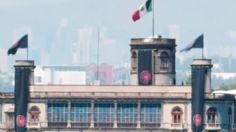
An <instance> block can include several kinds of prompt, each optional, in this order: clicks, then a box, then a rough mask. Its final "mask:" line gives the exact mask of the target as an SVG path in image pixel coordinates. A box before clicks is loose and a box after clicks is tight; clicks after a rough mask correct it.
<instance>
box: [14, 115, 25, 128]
mask: <svg viewBox="0 0 236 132" xmlns="http://www.w3.org/2000/svg"><path fill="white" fill-rule="evenodd" d="M25 124H26V118H25V116H23V115H18V116H17V117H16V125H17V126H18V127H24V126H25Z"/></svg>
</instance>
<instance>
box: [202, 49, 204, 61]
mask: <svg viewBox="0 0 236 132" xmlns="http://www.w3.org/2000/svg"><path fill="white" fill-rule="evenodd" d="M203 49H204V48H202V60H203V59H204V50H203Z"/></svg>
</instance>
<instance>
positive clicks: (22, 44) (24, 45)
mask: <svg viewBox="0 0 236 132" xmlns="http://www.w3.org/2000/svg"><path fill="white" fill-rule="evenodd" d="M18 48H28V34H26V35H24V36H23V37H22V38H21V39H20V40H18V41H17V42H16V43H15V44H14V45H13V46H12V47H11V48H10V49H8V52H7V54H8V55H10V54H12V55H14V54H16V52H17V49H18Z"/></svg>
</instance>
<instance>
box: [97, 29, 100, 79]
mask: <svg viewBox="0 0 236 132" xmlns="http://www.w3.org/2000/svg"><path fill="white" fill-rule="evenodd" d="M97 41H98V42H97V43H98V46H97V80H99V42H100V32H99V28H98V40H97Z"/></svg>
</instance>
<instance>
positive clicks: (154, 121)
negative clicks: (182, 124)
mask: <svg viewBox="0 0 236 132" xmlns="http://www.w3.org/2000/svg"><path fill="white" fill-rule="evenodd" d="M140 112H141V115H140V121H141V127H159V126H160V122H161V105H160V104H159V103H152V102H144V103H141V111H140Z"/></svg>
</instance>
